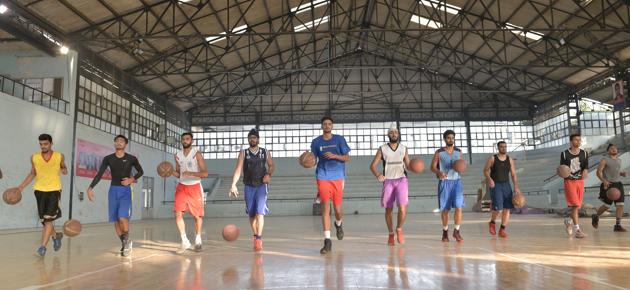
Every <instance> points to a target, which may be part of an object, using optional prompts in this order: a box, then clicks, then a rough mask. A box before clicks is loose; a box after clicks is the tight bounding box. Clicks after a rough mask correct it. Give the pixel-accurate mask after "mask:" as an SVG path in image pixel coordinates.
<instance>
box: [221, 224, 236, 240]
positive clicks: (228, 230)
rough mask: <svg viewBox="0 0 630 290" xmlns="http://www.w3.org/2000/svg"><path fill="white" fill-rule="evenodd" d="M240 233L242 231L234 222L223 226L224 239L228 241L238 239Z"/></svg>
mask: <svg viewBox="0 0 630 290" xmlns="http://www.w3.org/2000/svg"><path fill="white" fill-rule="evenodd" d="M239 233H240V231H239V230H238V227H236V226H235V225H233V224H229V225H226V226H225V227H223V233H222V234H223V239H225V240H226V241H228V242H233V241H235V240H236V239H238V235H239Z"/></svg>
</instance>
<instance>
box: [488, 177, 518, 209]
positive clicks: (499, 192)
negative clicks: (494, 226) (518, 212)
mask: <svg viewBox="0 0 630 290" xmlns="http://www.w3.org/2000/svg"><path fill="white" fill-rule="evenodd" d="M490 198H491V199H492V210H503V209H504V208H505V209H511V208H514V205H513V204H512V186H511V185H510V182H495V183H494V188H490Z"/></svg>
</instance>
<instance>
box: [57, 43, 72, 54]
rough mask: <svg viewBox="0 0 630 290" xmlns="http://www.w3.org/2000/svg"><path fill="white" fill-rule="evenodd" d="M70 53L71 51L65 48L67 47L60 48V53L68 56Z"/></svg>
mask: <svg viewBox="0 0 630 290" xmlns="http://www.w3.org/2000/svg"><path fill="white" fill-rule="evenodd" d="M68 51H70V50H69V49H68V47H67V46H65V45H63V46H61V47H60V48H59V52H61V54H68Z"/></svg>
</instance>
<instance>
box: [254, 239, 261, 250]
mask: <svg viewBox="0 0 630 290" xmlns="http://www.w3.org/2000/svg"><path fill="white" fill-rule="evenodd" d="M254 251H256V252H258V251H262V240H261V239H257V240H254Z"/></svg>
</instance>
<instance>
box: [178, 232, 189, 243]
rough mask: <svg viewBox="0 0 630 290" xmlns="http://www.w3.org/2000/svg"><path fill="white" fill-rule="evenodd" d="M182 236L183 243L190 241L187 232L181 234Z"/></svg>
mask: <svg viewBox="0 0 630 290" xmlns="http://www.w3.org/2000/svg"><path fill="white" fill-rule="evenodd" d="M180 237H181V238H182V243H183V242H185V241H188V237H187V236H186V234H181V235H180Z"/></svg>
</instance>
